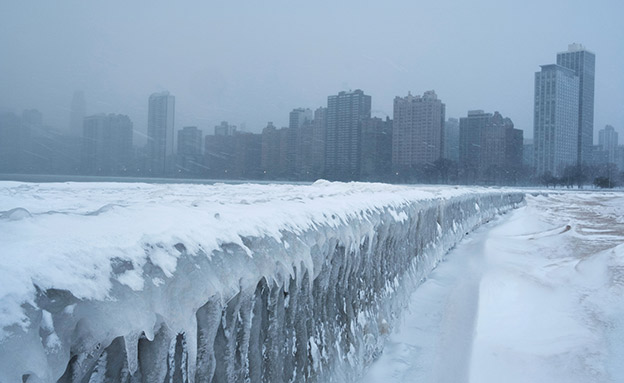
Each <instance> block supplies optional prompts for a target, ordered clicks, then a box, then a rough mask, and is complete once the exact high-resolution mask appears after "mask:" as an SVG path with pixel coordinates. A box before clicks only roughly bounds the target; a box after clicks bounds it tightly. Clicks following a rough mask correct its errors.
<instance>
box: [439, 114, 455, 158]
mask: <svg viewBox="0 0 624 383" xmlns="http://www.w3.org/2000/svg"><path fill="white" fill-rule="evenodd" d="M442 146H443V147H444V155H443V157H444V158H446V159H447V160H451V161H454V162H459V120H458V119H456V118H449V119H448V120H446V122H445V123H444V144H443V145H442Z"/></svg>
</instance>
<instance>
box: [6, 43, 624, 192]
mask: <svg viewBox="0 0 624 383" xmlns="http://www.w3.org/2000/svg"><path fill="white" fill-rule="evenodd" d="M594 72H595V56H594V54H593V53H591V52H589V51H587V50H585V49H584V48H583V47H582V46H580V45H578V44H572V45H570V47H569V49H568V51H567V52H562V53H559V54H558V55H557V64H550V65H542V66H541V71H540V72H537V73H536V74H535V108H534V139H533V140H532V141H529V140H527V141H526V142H525V140H524V137H523V131H522V130H520V129H517V128H515V127H514V124H513V122H512V121H511V119H509V118H507V117H504V116H503V115H501V114H500V113H499V112H493V113H489V112H485V111H483V110H471V111H468V112H467V114H466V116H464V117H461V118H459V119H455V118H449V119H447V118H446V107H445V104H444V103H443V102H442V100H440V99H439V98H438V96H437V95H436V93H435V92H434V91H432V90H431V91H426V92H424V94H422V95H412V94H411V93H408V94H407V96H403V97H401V96H397V97H395V99H394V108H393V116H392V119H390V118H389V117H386V119H381V118H377V117H372V116H371V105H372V98H371V96H370V95H367V94H365V93H364V92H363V91H362V90H360V89H358V90H354V91H348V92H340V93H338V94H336V95H330V96H329V97H328V98H327V105H326V106H322V107H319V108H317V109H316V110H314V111H313V110H312V109H309V108H296V109H293V110H292V111H291V112H290V115H289V124H288V126H287V127H279V128H278V127H276V126H274V125H273V123H271V122H269V123H268V124H267V126H266V127H265V128H264V129H263V130H262V132H261V133H249V132H245V131H241V130H238V129H237V127H236V126H234V125H231V124H229V123H228V122H225V121H224V122H222V123H221V124H220V125H218V126H216V127H214V131H213V132H210V133H211V134H206V135H204V132H203V131H202V130H200V129H198V128H197V127H195V126H186V127H182V128H181V129H179V130H177V132H176V130H175V97H174V96H173V95H171V94H169V93H168V92H162V93H155V94H152V95H151V96H150V97H149V100H148V103H149V107H148V119H147V120H148V121H147V145H146V146H145V147H141V148H138V147H136V146H135V145H133V123H132V121H131V120H130V118H129V117H128V116H125V115H118V114H98V115H92V116H85V109H86V107H85V102H84V95H83V94H82V93H80V92H77V93H75V94H74V98H73V101H72V105H71V118H70V129H69V131H70V134H69V135H62V134H59V133H54V132H52V131H49V130H46V129H42V121H41V120H42V116H41V113H39V112H38V111H36V110H27V111H24V112H23V114H22V116H21V117H20V116H16V115H14V114H10V113H9V114H2V115H0V172H3V173H11V172H14V173H15V172H21V173H64V174H87V175H113V176H123V175H137V176H167V177H169V176H184V177H206V178H217V179H269V180H302V181H306V180H314V179H318V178H326V179H330V180H343V181H350V180H369V181H372V180H374V181H386V182H405V181H416V182H458V183H479V184H516V183H519V182H526V181H527V180H528V179H530V178H531V177H533V178H534V179H536V178H537V177H539V176H541V175H544V174H549V175H552V176H555V177H558V176H562V175H563V174H564V173H565V172H566V171H567V170H566V169H569V168H570V167H580V166H582V165H596V164H613V166H616V167H619V169H620V170H624V147H622V146H621V145H618V136H617V132H615V130H614V128H613V127H611V126H607V127H606V128H605V129H603V130H601V131H600V134H599V137H600V139H599V144H598V145H596V146H594V145H593V105H594Z"/></svg>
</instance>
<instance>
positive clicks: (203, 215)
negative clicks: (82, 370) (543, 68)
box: [0, 181, 610, 381]
mask: <svg viewBox="0 0 624 383" xmlns="http://www.w3.org/2000/svg"><path fill="white" fill-rule="evenodd" d="M509 193H510V191H508V190H507V191H505V190H497V189H484V188H466V187H461V188H458V187H431V186H427V187H425V186H419V187H415V186H390V185H385V184H371V183H331V182H327V181H318V182H316V183H314V184H313V185H257V184H242V185H226V184H216V185H188V184H160V185H158V184H137V183H134V184H128V183H71V182H70V183H46V184H32V183H21V182H8V181H2V182H0V280H1V283H0V359H3V360H4V364H3V362H0V370H3V371H2V373H0V381H5V380H6V381H9V379H11V380H12V379H13V378H16V377H21V374H26V373H27V374H31V375H32V376H34V377H38V378H37V379H41V381H55V380H56V379H58V377H60V374H61V373H63V370H64V368H65V365H66V364H67V360H68V359H69V355H70V351H71V354H72V355H73V354H76V355H78V354H80V352H87V351H89V352H91V351H90V350H91V349H93V348H94V347H96V348H99V347H100V344H102V346H105V345H107V344H109V343H110V342H111V341H112V340H113V338H115V337H116V336H120V335H121V336H124V337H126V342H128V339H134V340H135V341H136V340H137V339H138V337H139V335H140V333H139V331H141V332H143V333H144V336H145V337H146V338H147V339H149V340H152V339H154V337H155V336H156V337H158V334H155V332H157V331H158V329H159V327H157V325H156V324H157V323H160V322H166V324H167V326H168V328H169V329H171V332H172V333H179V332H183V331H186V334H187V338H186V340H185V342H189V343H190V346H189V347H190V351H189V353H190V354H189V359H193V358H194V357H195V354H193V353H194V352H195V351H193V347H194V346H196V345H195V342H196V341H197V339H196V338H197V336H196V334H195V333H194V332H193V331H195V330H192V329H193V328H197V324H196V323H195V321H196V318H195V313H196V312H197V310H198V309H199V308H200V306H202V305H203V304H204V303H206V302H207V300H208V299H209V298H210V297H215V296H216V297H221V298H220V299H223V300H225V301H227V300H229V299H231V298H232V297H233V296H235V295H236V294H237V293H238V292H240V291H242V290H243V289H244V288H247V287H249V286H251V287H253V286H255V284H256V283H257V281H258V278H260V277H262V276H264V277H266V278H267V279H268V280H269V281H272V280H274V281H277V282H278V283H283V281H284V280H287V279H288V276H289V275H290V276H293V275H296V274H297V273H298V271H297V268H299V265H301V268H305V269H307V270H309V271H310V272H311V273H312V274H313V275H314V272H315V270H319V268H320V265H319V262H324V261H323V260H317V259H315V258H314V257H312V256H311V255H310V251H307V252H306V251H302V248H303V247H302V245H301V243H299V242H302V243H303V239H301V238H300V237H301V236H310V235H313V233H315V232H316V230H317V229H318V228H321V227H322V228H325V230H327V229H331V228H335V229H336V230H340V233H341V234H340V236H339V237H340V243H344V244H346V245H347V246H348V247H347V252H349V251H356V252H357V251H359V250H358V247H362V246H364V245H365V244H366V243H369V242H368V240H369V239H370V238H372V236H373V233H372V230H373V229H374V228H375V227H378V226H379V225H380V224H379V223H376V224H373V223H371V222H373V221H374V220H375V219H377V220H382V221H383V220H384V219H386V218H383V217H389V218H392V219H393V220H394V221H395V222H396V223H397V224H403V223H404V222H407V220H408V214H406V211H408V210H409V208H410V207H413V206H414V204H440V203H443V201H453V200H465V199H468V198H472V197H474V196H488V195H495V196H498V195H506V194H509ZM472 203H473V204H475V202H472ZM479 203H480V202H479ZM509 207H511V206H509ZM486 208H487V207H484V206H481V208H479V206H478V205H476V206H475V209H476V210H477V211H479V213H478V214H477V213H475V214H474V215H475V217H472V219H473V220H472V221H471V222H472V223H470V224H468V223H466V222H460V221H459V220H457V222H455V220H453V223H452V227H453V232H454V237H453V238H454V239H452V240H449V242H448V243H442V242H441V243H440V246H441V250H440V251H442V252H444V251H445V250H444V248H448V247H450V246H452V245H453V244H454V241H455V238H460V237H461V236H463V235H464V233H463V231H464V230H471V229H472V227H473V226H475V225H476V224H478V223H479V222H480V220H481V219H486V218H487V219H489V216H487V214H489V215H490V216H491V215H492V214H496V211H494V213H492V212H490V213H487V214H486V213H485V212H483V210H484V209H486ZM497 209H498V207H497ZM497 209H495V210H497ZM458 215H461V214H460V213H459V212H458ZM380 217H381V218H380ZM412 218H413V217H412ZM356 221H360V222H364V223H367V222H368V223H367V224H365V225H362V226H361V227H360V226H359V225H357V226H354V225H353V224H352V223H353V222H356ZM464 221H465V219H464ZM375 222H376V221H375ZM447 226H450V225H447ZM446 229H447V228H446V227H445V230H446ZM437 230H438V231H441V227H440V224H438V228H437ZM439 235H441V233H439ZM599 235H601V236H608V235H610V234H607V233H602V232H601V233H600V234H599ZM253 238H263V239H267V238H268V239H271V240H273V241H274V242H276V243H278V244H279V243H281V250H279V249H278V250H279V251H275V254H273V255H272V253H270V254H269V253H267V250H266V249H264V250H263V251H264V252H263V253H262V254H260V255H262V257H260V256H259V254H258V251H261V250H262V249H259V248H258V247H254V246H251V245H250V244H249V243H250V239H253ZM367 238H368V239H367ZM298 241H299V242H298ZM313 241H314V242H315V243H318V246H321V247H322V246H323V241H326V239H324V238H321V237H320V236H319V238H314V240H313ZM442 245H443V246H442ZM232 246H234V248H233V249H234V250H232ZM433 246H436V245H435V244H433ZM215 252H218V254H219V256H218V257H216V258H215V254H216V253H215ZM228 254H229V255H228ZM241 254H242V255H241ZM284 254H287V255H288V257H285V256H284ZM229 256H231V261H228V257H229ZM196 257H204V260H202V261H201V262H200V260H199V259H197V262H193V261H192V260H193V259H195V258H196ZM271 257H272V258H271ZM183 258H184V259H187V260H189V259H190V261H188V262H186V261H185V263H184V264H183V265H182V266H183V267H182V266H181V264H180V262H181V259H183ZM267 259H271V262H267V261H266V260H267ZM431 262H435V259H434V260H433V261H431ZM181 267H182V269H181ZM587 267H588V268H589V269H588V270H590V271H591V263H588V266H587ZM201 268H204V269H202V272H203V273H204V274H202V276H203V278H204V279H203V280H202V281H201V282H198V281H195V280H193V279H192V278H190V277H189V278H186V279H185V276H187V275H188V276H190V275H193V273H195V272H196V271H197V270H199V269H201ZM206 268H208V269H206ZM316 272H318V271H316ZM588 272H589V271H588ZM285 278H286V279H285ZM395 282H396V281H395ZM298 283H301V282H298ZM491 283H496V281H492V282H491ZM285 286H286V287H285V291H286V290H288V287H287V284H285ZM388 289H390V290H392V289H396V286H394V287H393V286H392V285H388ZM163 291H165V293H163ZM185 291H189V292H190V291H192V294H186V295H185V294H184V292H185ZM66 292H69V293H67V294H66ZM189 295H191V296H189ZM172 297H175V298H174V299H172ZM495 298H496V297H492V298H491V299H495ZM42 299H43V300H42ZM61 301H62V302H63V303H62V307H61V306H59V305H60V303H59V302H61ZM42 302H43V303H42ZM89 302H93V303H92V304H91V303H89ZM115 302H127V303H126V304H122V303H119V304H115ZM285 304H286V306H287V305H288V301H287V300H286V303H285ZM89 305H90V306H89ZM85 306H86V307H85ZM44 307H45V308H44ZM241 310H242V309H241ZM198 315H199V314H198ZM224 315H225V314H224ZM93 316H99V317H106V321H105V322H106V325H104V326H101V327H98V326H97V325H94V324H93V323H96V322H94V320H93ZM78 317H81V318H87V319H89V320H88V321H87V320H86V319H85V321H83V322H80V323H74V324H75V327H72V329H67V328H64V327H63V325H62V323H63V321H65V319H67V318H78ZM252 317H253V313H252ZM129 318H131V322H129ZM223 318H224V319H223V320H224V321H225V318H226V317H225V316H224V317H223ZM239 319H240V318H239ZM243 320H245V318H243ZM249 320H250V321H251V320H252V319H249ZM365 320H366V319H362V321H365ZM116 321H117V322H118V323H116ZM383 321H385V319H383ZM74 324H72V326H73V325H74ZM226 325H227V324H226ZM81 326H83V327H88V330H85V331H81V332H79V334H82V335H81V336H83V337H84V338H85V339H83V340H81V341H80V342H77V341H76V340H75V339H73V340H72V342H74V343H73V344H72V345H70V344H67V339H68V338H70V337H71V331H75V328H81ZM37 329H38V330H37ZM120 329H124V330H120ZM215 331H216V330H215ZM24 334H30V335H28V336H27V335H24ZM226 335H227V334H226ZM213 336H214V335H213ZM74 338H75V335H74ZM170 338H171V337H170ZM167 339H169V338H167ZM338 341H339V340H337V342H338ZM17 344H19V345H22V348H24V349H26V350H27V351H22V352H21V353H20V352H15V349H13V350H11V351H9V348H10V347H11V348H15V347H17V346H16V345H17ZM34 344H39V349H40V351H38V352H35V351H33V350H35V348H34V346H33V345H34ZM171 344H172V346H171V347H174V346H175V345H176V343H175V339H174V340H173V343H171ZM77 345H78V346H77ZM81 345H82V346H81ZM70 347H71V350H70ZM77 347H78V349H77ZM80 347H82V348H83V349H80ZM90 347H91V348H90ZM115 347H118V345H116V346H115ZM126 347H127V350H126V352H127V353H128V362H127V363H128V368H129V369H130V373H133V371H134V370H136V368H138V367H137V365H136V363H137V362H136V355H134V354H136V350H133V347H132V345H130V346H128V345H126ZM184 347H186V343H185V346H184ZM293 347H294V345H293ZM174 348H175V347H174ZM308 348H309V349H311V350H312V352H313V354H314V356H313V358H314V363H315V364H318V363H319V361H318V360H319V358H320V357H321V356H320V355H322V353H323V352H324V351H322V350H320V349H319V347H317V345H316V344H315V342H314V338H310V339H309V346H308ZM347 349H348V348H347ZM185 352H186V351H185ZM325 352H326V351H325ZM12 354H13V357H11V358H9V357H8V356H9V355H12ZM24 355H28V358H26V359H28V360H21V359H20V358H23V357H24ZM89 355H91V354H89ZM102 355H103V356H102V358H103V359H100V360H99V361H98V365H101V364H102V363H106V352H104V353H103V354H102ZM184 355H186V354H184ZM345 357H349V358H350V357H352V355H347V356H345ZM133 358H135V359H134V361H133ZM170 358H173V356H170ZM185 358H186V356H185ZM17 360H20V361H19V362H17ZM94 363H95V362H94ZM192 363H194V361H193V362H192ZM9 364H10V366H9ZM9 367H11V368H13V369H14V371H13V370H12V371H8V370H7V369H8V368H9ZM191 367H192V366H191ZM20 369H22V370H20ZM94 371H95V372H97V371H101V368H100V369H99V370H98V368H97V367H96V368H95V370H94ZM95 372H94V374H95ZM18 373H19V375H18ZM190 373H191V374H193V373H194V372H193V371H191V372H190ZM217 373H218V371H217ZM94 376H95V375H94ZM33 379H34V378H33ZM33 379H31V380H29V381H35V380H33Z"/></svg>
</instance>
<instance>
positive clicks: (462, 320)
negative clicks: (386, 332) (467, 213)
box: [362, 193, 624, 383]
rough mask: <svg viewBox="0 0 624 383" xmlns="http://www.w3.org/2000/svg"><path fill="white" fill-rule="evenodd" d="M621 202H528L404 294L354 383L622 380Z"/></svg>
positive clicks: (597, 197)
mask: <svg viewBox="0 0 624 383" xmlns="http://www.w3.org/2000/svg"><path fill="white" fill-rule="evenodd" d="M623 243H624V195H622V194H621V193H620V194H618V193H613V194H600V193H565V194H560V195H551V196H549V197H529V198H528V204H527V206H526V207H523V208H520V209H518V210H516V211H514V212H512V213H510V214H508V215H506V216H503V217H500V218H499V219H497V220H496V222H491V223H489V224H487V225H485V226H483V227H481V228H480V229H479V230H477V231H476V232H474V233H472V234H471V235H470V236H468V237H467V238H466V239H465V240H464V241H462V242H461V243H460V244H459V245H458V246H457V248H456V249H454V250H453V251H452V252H451V253H450V254H449V255H448V257H447V261H446V262H444V263H442V264H441V265H440V266H439V267H438V268H437V269H436V270H435V271H434V272H433V273H432V274H431V276H430V278H429V279H428V280H427V281H426V282H425V283H424V284H423V285H422V286H420V287H419V288H418V289H417V290H416V291H415V292H414V294H413V296H412V299H411V302H410V307H409V312H408V313H407V314H406V315H405V318H404V320H403V321H402V323H401V324H400V325H399V328H398V330H397V332H396V333H394V334H392V335H391V336H390V338H389V340H388V341H387V344H386V348H385V350H384V353H383V355H382V356H381V357H380V358H379V360H378V361H376V362H375V364H373V366H372V367H371V368H370V370H369V371H368V375H367V376H366V377H365V378H364V379H363V380H362V381H364V382H369V383H370V382H383V383H390V382H479V383H482V382H485V383H487V382H503V381H504V382H546V381H547V382H589V381H591V382H622V381H624V367H622V361H623V360H624V245H623Z"/></svg>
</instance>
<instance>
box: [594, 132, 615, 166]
mask: <svg viewBox="0 0 624 383" xmlns="http://www.w3.org/2000/svg"><path fill="white" fill-rule="evenodd" d="M598 145H599V146H600V149H601V150H602V151H604V152H606V153H607V161H608V162H610V163H615V162H616V159H615V157H616V151H617V147H618V133H617V132H616V131H615V128H614V127H613V126H611V125H607V126H605V127H604V129H600V130H599V131H598Z"/></svg>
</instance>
